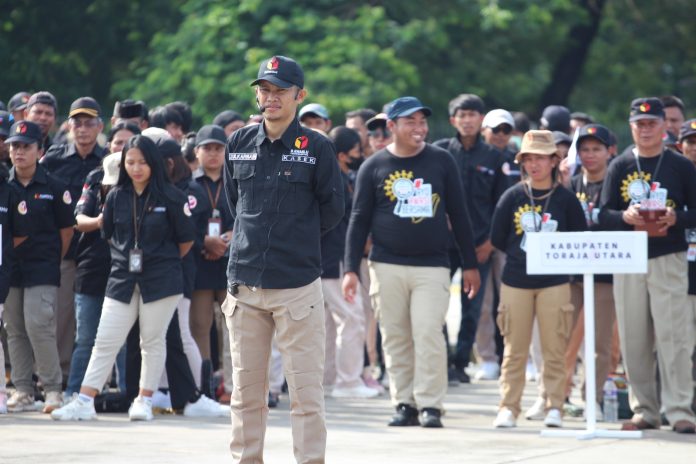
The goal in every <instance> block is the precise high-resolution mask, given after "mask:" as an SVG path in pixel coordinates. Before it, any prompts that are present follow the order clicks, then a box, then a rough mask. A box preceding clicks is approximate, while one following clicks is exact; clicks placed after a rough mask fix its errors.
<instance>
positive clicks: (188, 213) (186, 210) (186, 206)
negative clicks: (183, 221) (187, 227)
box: [184, 203, 191, 217]
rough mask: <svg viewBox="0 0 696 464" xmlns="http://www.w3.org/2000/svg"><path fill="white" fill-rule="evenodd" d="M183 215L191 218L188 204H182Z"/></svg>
mask: <svg viewBox="0 0 696 464" xmlns="http://www.w3.org/2000/svg"><path fill="white" fill-rule="evenodd" d="M184 214H185V215H186V216H189V217H190V216H191V209H190V208H189V205H188V203H184Z"/></svg>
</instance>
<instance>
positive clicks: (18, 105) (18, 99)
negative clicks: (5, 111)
mask: <svg viewBox="0 0 696 464" xmlns="http://www.w3.org/2000/svg"><path fill="white" fill-rule="evenodd" d="M29 97H31V94H30V93H29V92H18V93H16V94H14V95H13V96H12V98H10V103H9V111H10V113H13V112H15V111H19V110H23V109H24V108H26V107H27V103H28V102H29Z"/></svg>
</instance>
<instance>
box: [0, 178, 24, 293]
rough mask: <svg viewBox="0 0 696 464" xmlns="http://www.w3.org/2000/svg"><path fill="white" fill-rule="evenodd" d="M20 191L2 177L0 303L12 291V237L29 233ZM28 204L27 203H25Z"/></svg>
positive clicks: (0, 201)
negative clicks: (22, 212) (20, 205)
mask: <svg viewBox="0 0 696 464" xmlns="http://www.w3.org/2000/svg"><path fill="white" fill-rule="evenodd" d="M21 201H22V200H21V198H20V192H19V191H18V190H17V188H16V187H15V186H14V185H11V184H8V183H7V181H6V180H4V179H0V226H2V229H1V230H2V262H1V263H0V304H3V303H5V299H6V298H7V293H8V292H9V291H10V276H11V273H12V266H13V263H14V261H15V252H14V247H13V241H12V237H26V236H27V235H29V230H28V224H27V221H26V217H27V215H26V214H21V213H20V210H22V211H24V210H23V209H21V208H19V203H20V202H21ZM25 204H26V203H25Z"/></svg>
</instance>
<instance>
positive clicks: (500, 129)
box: [491, 124, 512, 135]
mask: <svg viewBox="0 0 696 464" xmlns="http://www.w3.org/2000/svg"><path fill="white" fill-rule="evenodd" d="M491 130H492V131H493V133H494V134H500V133H501V132H502V133H503V134H505V135H509V134H511V133H512V127H510V126H508V125H507V124H501V125H499V126H498V127H494V128H492V129H491Z"/></svg>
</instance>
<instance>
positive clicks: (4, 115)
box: [0, 110, 12, 137]
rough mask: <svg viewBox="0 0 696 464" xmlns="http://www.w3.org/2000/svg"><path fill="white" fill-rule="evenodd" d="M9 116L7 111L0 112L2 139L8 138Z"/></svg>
mask: <svg viewBox="0 0 696 464" xmlns="http://www.w3.org/2000/svg"><path fill="white" fill-rule="evenodd" d="M11 116H12V115H11V114H10V113H8V112H7V111H2V110H0V135H1V136H3V137H9V136H10V126H12V123H11V122H10V118H11Z"/></svg>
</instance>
